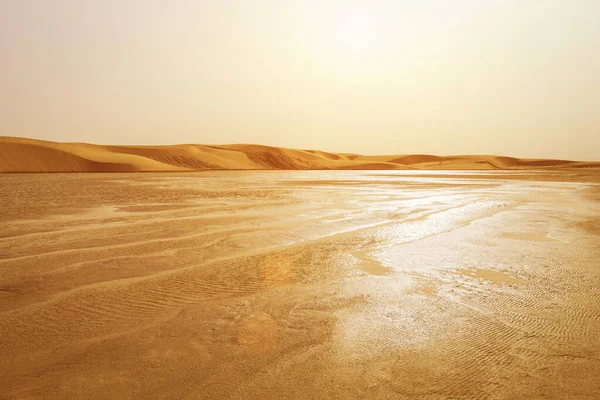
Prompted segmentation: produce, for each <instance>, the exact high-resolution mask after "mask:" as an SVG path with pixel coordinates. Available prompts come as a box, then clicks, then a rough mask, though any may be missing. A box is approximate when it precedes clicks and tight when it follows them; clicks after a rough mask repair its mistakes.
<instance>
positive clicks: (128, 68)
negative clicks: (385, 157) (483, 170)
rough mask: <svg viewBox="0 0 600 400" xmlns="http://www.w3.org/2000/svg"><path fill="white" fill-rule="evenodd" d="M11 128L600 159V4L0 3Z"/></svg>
mask: <svg viewBox="0 0 600 400" xmlns="http://www.w3.org/2000/svg"><path fill="white" fill-rule="evenodd" d="M0 135H9V136H26V137H33V138H40V139H48V140H57V141H85V142H94V143H125V144H166V143H261V144H269V145H278V146H286V147H296V148H317V149H322V150H332V151H347V152H362V153H367V154H376V153H379V154H390V153H437V154H456V153H460V154H466V153H476V154H482V153H485V154H490V153H491V154H504V155H514V156H524V157H561V158H572V159H582V160H600V0H571V1H567V0H452V1H451V0H412V1H402V0H370V1H351V0H344V1H342V0H298V1H292V0H214V1H202V0H172V1H167V0H0Z"/></svg>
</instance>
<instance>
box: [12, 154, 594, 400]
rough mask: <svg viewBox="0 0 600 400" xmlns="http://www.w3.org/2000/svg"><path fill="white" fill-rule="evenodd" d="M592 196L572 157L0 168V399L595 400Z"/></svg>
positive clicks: (590, 174)
mask: <svg viewBox="0 0 600 400" xmlns="http://www.w3.org/2000/svg"><path fill="white" fill-rule="evenodd" d="M239 149H245V147H243V146H242V147H232V148H231V149H226V150H223V149H219V148H214V149H212V150H214V152H215V154H217V153H218V152H219V151H238V150H239ZM247 150H248V151H251V152H260V149H256V148H250V149H247ZM308 154H312V155H313V156H314V157H320V158H327V159H330V160H333V161H339V159H338V158H336V157H337V156H336V155H335V154H330V153H317V152H315V153H308ZM217 156H219V157H220V155H219V154H217V155H216V156H215V157H217ZM255 157H258V156H257V155H255ZM256 159H258V158H256ZM402 161H403V162H406V163H409V162H410V163H417V162H419V161H421V162H427V163H435V162H437V161H439V160H438V159H437V158H431V157H429V158H427V157H426V158H419V157H411V156H405V157H404V158H402ZM509 161H510V160H509ZM98 162H100V161H98ZM157 162H158V161H157ZM505 162H508V161H506V160H505ZM599 199H600V173H599V172H598V171H597V170H587V169H576V170H565V171H563V170H554V171H518V172H514V171H513V172H502V171H492V172H480V173H478V172H474V171H469V172H461V171H458V172H454V171H444V172H435V171H425V172H423V171H389V172H383V171H375V172H373V171H244V172H241V171H214V172H212V171H209V172H202V173H179V172H177V173H160V174H156V173H147V174H10V175H0V202H1V204H2V213H1V214H0V224H1V225H0V226H1V229H0V352H1V354H2V357H1V358H0V393H1V395H0V397H2V398H7V399H20V398H47V399H79V398H98V399H105V398H123V399H127V398H131V399H139V398H170V399H182V398H186V399H208V398H215V399H217V398H218V399H221V398H256V399H268V398H272V399H276V398H277V399H278V398H356V399H359V398H367V397H371V398H431V399H445V398H539V397H547V398H578V397H581V398H597V397H600V378H598V377H600V318H599V315H600V290H599V287H600V261H599V260H600V236H599V234H598V233H599V232H598V229H597V227H598V226H600V203H599V201H598V200H599Z"/></svg>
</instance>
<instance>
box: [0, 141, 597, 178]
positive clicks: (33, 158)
mask: <svg viewBox="0 0 600 400" xmlns="http://www.w3.org/2000/svg"><path fill="white" fill-rule="evenodd" d="M598 167H600V163H599V162H594V163H590V162H578V161H568V160H543V159H520V158H513V157H501V156H487V155H470V156H445V157H444V156H435V155H429V154H406V155H385V156H365V155H359V154H345V153H329V152H324V151H318V150H297V149H287V148H281V147H269V146H261V145H245V144H234V145H219V146H215V145H210V146H209V145H192V144H185V145H172V146H103V145H93V144H87V143H58V142H49V141H42V140H34V139H26V138H16V137H0V172H159V171H165V172H167V171H173V172H175V171H197V170H264V169H267V170H311V169H314V170H324V169H341V170H382V169H398V170H403V169H404V170H405V169H417V170H428V169H431V170H440V169H446V170H474V169H536V168H537V169H555V168H598Z"/></svg>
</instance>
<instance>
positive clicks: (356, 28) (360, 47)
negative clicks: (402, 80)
mask: <svg viewBox="0 0 600 400" xmlns="http://www.w3.org/2000/svg"><path fill="white" fill-rule="evenodd" d="M327 30H328V31H329V33H328V34H327V35H325V36H328V37H329V38H330V43H329V44H328V45H329V47H331V50H332V51H333V53H334V54H335V55H337V56H339V57H342V58H349V59H351V60H358V59H364V58H369V57H371V56H372V55H374V54H375V53H376V52H378V51H379V50H380V47H381V45H382V43H383V42H384V31H383V28H382V19H381V18H379V15H377V14H376V13H374V12H373V10H370V9H361V8H358V7H354V8H343V9H340V10H337V11H336V12H334V13H333V18H331V19H330V21H329V26H328V28H327Z"/></svg>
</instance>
